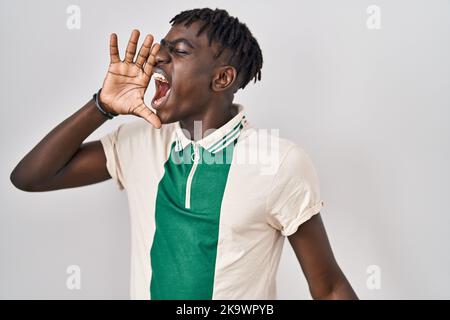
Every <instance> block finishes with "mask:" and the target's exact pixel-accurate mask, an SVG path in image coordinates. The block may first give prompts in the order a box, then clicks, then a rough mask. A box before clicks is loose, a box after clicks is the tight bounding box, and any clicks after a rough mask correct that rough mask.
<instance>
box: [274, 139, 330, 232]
mask: <svg viewBox="0 0 450 320" xmlns="http://www.w3.org/2000/svg"><path fill="white" fill-rule="evenodd" d="M323 205H324V204H323V201H322V200H321V197H320V186H319V179H318V176H317V173H316V170H315V168H314V165H313V163H312V161H311V159H310V157H309V156H308V155H307V154H306V153H305V151H304V150H303V149H302V148H300V147H299V146H297V145H294V146H293V147H291V148H290V149H289V151H288V152H287V154H286V156H285V157H284V159H282V162H281V164H280V167H279V169H278V172H277V173H276V175H275V177H274V178H273V180H272V185H271V187H270V193H269V196H268V198H267V211H268V222H269V224H270V225H271V226H272V227H274V228H276V229H277V230H279V231H280V232H281V234H282V235H284V236H289V235H292V234H293V233H295V232H296V231H297V229H298V227H299V226H300V225H301V224H302V223H304V222H305V221H307V220H309V219H310V218H311V217H312V216H313V215H315V214H317V213H319V212H320V210H321V208H322V207H323Z"/></svg>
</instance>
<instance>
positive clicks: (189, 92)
mask: <svg viewBox="0 0 450 320" xmlns="http://www.w3.org/2000/svg"><path fill="white" fill-rule="evenodd" d="M174 74H176V79H173V85H174V89H175V90H174V91H175V92H176V95H177V96H182V97H183V98H190V97H192V98H194V97H195V98H198V97H201V96H204V95H206V94H207V93H208V92H209V91H210V84H211V77H210V75H209V74H207V73H205V72H202V71H199V70H183V72H179V73H174Z"/></svg>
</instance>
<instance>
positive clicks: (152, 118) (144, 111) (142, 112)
mask: <svg viewBox="0 0 450 320" xmlns="http://www.w3.org/2000/svg"><path fill="white" fill-rule="evenodd" d="M133 114H134V115H136V116H138V117H141V118H144V119H145V120H146V121H147V122H148V123H150V124H151V125H152V126H154V127H155V128H156V129H159V128H161V120H160V119H159V117H158V116H157V115H156V114H155V113H154V112H152V111H151V110H150V108H149V107H147V106H146V105H145V103H142V104H141V105H140V106H139V107H137V108H136V109H135V110H134V112H133Z"/></svg>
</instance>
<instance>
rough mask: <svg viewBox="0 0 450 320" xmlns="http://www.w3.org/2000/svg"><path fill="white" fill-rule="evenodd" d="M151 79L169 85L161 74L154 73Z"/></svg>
mask: <svg viewBox="0 0 450 320" xmlns="http://www.w3.org/2000/svg"><path fill="white" fill-rule="evenodd" d="M153 77H154V78H155V79H156V80H159V81H162V82H166V83H169V81H167V79H166V78H165V77H164V75H162V74H161V73H156V72H155V73H154V74H153Z"/></svg>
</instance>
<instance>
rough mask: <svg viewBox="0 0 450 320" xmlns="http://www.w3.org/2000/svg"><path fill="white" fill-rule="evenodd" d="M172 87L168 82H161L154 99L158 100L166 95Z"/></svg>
mask: <svg viewBox="0 0 450 320" xmlns="http://www.w3.org/2000/svg"><path fill="white" fill-rule="evenodd" d="M169 89H170V87H169V84H168V83H165V82H159V85H158V89H157V90H156V93H155V97H154V100H158V99H159V98H161V97H164V96H165V95H166V93H167V91H169Z"/></svg>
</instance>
